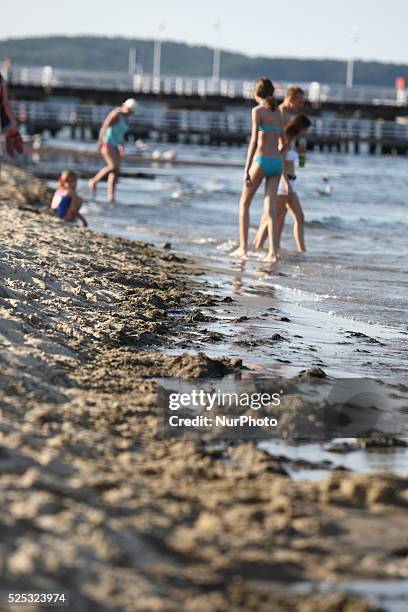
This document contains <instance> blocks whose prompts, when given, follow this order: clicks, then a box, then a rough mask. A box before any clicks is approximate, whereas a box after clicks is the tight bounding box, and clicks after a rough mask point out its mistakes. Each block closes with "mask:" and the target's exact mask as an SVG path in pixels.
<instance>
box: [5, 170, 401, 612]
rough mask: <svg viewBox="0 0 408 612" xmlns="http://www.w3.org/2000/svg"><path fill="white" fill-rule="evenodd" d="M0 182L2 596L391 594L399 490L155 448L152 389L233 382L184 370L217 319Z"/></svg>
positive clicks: (74, 603) (244, 600) (241, 606)
mask: <svg viewBox="0 0 408 612" xmlns="http://www.w3.org/2000/svg"><path fill="white" fill-rule="evenodd" d="M2 180H3V183H2V185H1V190H0V192H1V193H0V203H1V216H2V229H3V240H2V245H1V249H0V269H1V281H0V305H1V314H2V317H1V323H0V326H1V327H0V334H1V336H0V341H1V351H0V359H1V370H2V376H1V377H0V401H1V415H2V418H1V425H0V433H1V440H0V486H1V493H2V495H1V500H2V502H1V508H0V521H1V523H2V526H3V537H2V542H1V544H0V550H1V555H0V559H1V563H0V574H1V582H2V589H3V590H5V589H14V590H16V589H22V588H24V589H36V590H40V589H45V590H56V589H59V590H65V591H70V594H71V603H70V608H69V609H70V610H75V611H76V610H78V611H81V610H101V611H103V610H126V611H129V612H133V611H135V610H142V611H144V610H158V611H159V610H160V611H161V610H166V611H167V610H169V611H172V610H177V609H183V610H191V611H203V612H204V611H213V610H214V611H216V610H217V611H224V610H245V611H247V610H268V611H269V610H284V611H286V610H288V611H289V610H299V611H302V612H309V611H310V612H312V611H313V612H315V611H323V610H324V611H329V610H333V611H334V610H348V611H350V612H351V611H353V612H356V611H363V610H364V611H366V610H374V609H379V606H378V605H377V604H370V603H368V599H367V597H360V596H359V595H357V594H353V593H352V591H353V589H352V588H350V589H349V588H348V587H347V586H344V582H347V581H349V580H353V581H355V580H361V581H376V582H377V583H381V581H384V582H385V581H392V580H398V581H399V582H398V584H399V585H404V584H406V581H407V578H408V566H407V552H408V551H407V547H406V542H405V541H403V538H402V537H401V534H405V533H406V532H407V528H408V512H407V506H408V480H407V479H404V478H400V477H397V476H393V475H390V474H374V475H369V476H367V475H359V474H351V473H349V472H348V471H345V470H341V469H335V470H333V471H332V472H331V473H330V475H329V476H327V477H326V478H324V479H323V480H319V481H317V482H303V481H300V482H295V481H293V480H292V479H291V478H290V476H289V470H288V465H289V464H290V462H289V463H288V461H287V460H284V459H283V458H282V457H280V456H278V455H273V454H272V453H270V452H267V451H266V450H262V449H261V448H259V447H258V446H257V445H256V444H255V443H254V442H248V441H239V440H236V441H235V442H234V443H231V444H218V445H215V444H213V443H212V440H211V438H209V439H205V440H201V441H200V440H197V441H194V440H175V439H163V438H162V437H161V435H160V425H161V422H162V407H161V402H160V397H161V393H162V389H161V384H160V379H166V378H170V379H171V378H173V379H177V378H183V379H196V378H211V379H214V378H217V377H223V376H225V375H230V376H237V377H239V376H241V375H243V374H244V373H245V372H246V370H244V369H243V368H244V367H245V366H246V365H247V364H245V362H244V364H241V363H240V360H239V359H236V358H231V357H228V356H227V357H221V356H219V357H217V358H215V357H214V358H210V357H207V356H206V355H205V354H204V353H203V352H197V351H194V350H191V348H189V351H190V352H188V353H186V352H183V349H182V346H181V343H182V342H183V341H184V342H185V343H186V345H187V346H188V344H189V342H190V340H191V334H192V333H194V332H195V333H196V334H197V335H198V336H200V335H201V337H204V336H203V334H204V335H205V333H207V332H204V331H203V329H202V327H203V317H205V316H206V315H205V314H203V313H206V312H207V311H209V312H210V311H211V309H213V310H214V316H215V315H216V311H217V307H219V306H221V308H224V307H225V302H222V299H223V298H221V297H218V296H211V295H210V294H209V292H207V293H204V292H203V291H202V290H201V291H200V287H202V286H201V285H200V284H199V283H198V279H199V278H200V277H198V276H195V275H196V274H197V273H198V272H197V268H196V266H195V265H194V263H193V262H189V261H187V260H185V259H183V258H182V257H180V256H178V255H175V254H174V253H172V252H169V251H168V250H165V249H163V250H158V249H154V248H152V247H150V246H149V245H145V244H141V243H137V242H130V241H127V240H124V239H120V238H113V237H110V236H106V235H102V234H97V233H93V232H91V231H89V230H83V229H79V228H77V227H72V226H68V225H67V224H65V223H63V222H60V221H59V220H57V219H56V218H54V217H52V216H50V215H49V214H47V213H46V212H45V211H44V210H43V209H42V208H39V207H38V206H37V201H41V202H45V201H46V200H47V199H48V198H49V192H48V190H47V189H46V187H44V185H43V183H41V182H40V181H36V180H30V181H29V182H27V176H26V175H25V174H24V173H23V172H22V171H19V170H13V169H11V168H10V167H6V168H5V169H4V168H3V171H2ZM4 181H6V185H4ZM283 323H284V322H282V325H283ZM282 333H284V331H282ZM177 345H178V347H177V350H174V349H175V347H176V346H177ZM315 376H316V370H315V371H313V370H312V371H308V372H306V373H304V374H303V375H302V376H301V377H298V376H294V377H293V378H292V379H287V380H286V382H285V384H286V385H287V386H288V387H291V388H294V387H296V385H297V384H298V381H299V379H302V380H303V381H304V380H305V379H306V380H307V381H313V378H314V377H315ZM290 426H291V423H288V427H289V429H290ZM374 443H375V442H374ZM378 443H379V442H378ZM305 581H308V584H309V585H310V584H313V583H316V584H317V583H319V584H321V583H324V584H325V585H326V586H327V585H328V586H329V592H327V593H320V592H315V593H313V592H306V593H305V592H303V591H302V589H301V587H302V585H304V583H305ZM401 581H405V582H401ZM336 583H342V584H341V585H340V586H339V587H338V588H337V589H336ZM367 590H368V591H369V588H368V589H366V591H367ZM347 591H350V593H348V592H347ZM405 592H406V591H405Z"/></svg>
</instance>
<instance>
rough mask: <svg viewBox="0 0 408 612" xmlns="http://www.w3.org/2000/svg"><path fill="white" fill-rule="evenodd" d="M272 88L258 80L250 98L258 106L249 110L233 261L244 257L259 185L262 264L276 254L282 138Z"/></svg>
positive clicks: (266, 80) (263, 80)
mask: <svg viewBox="0 0 408 612" xmlns="http://www.w3.org/2000/svg"><path fill="white" fill-rule="evenodd" d="M274 91H275V88H274V86H273V84H272V81H271V80H270V79H268V78H266V77H262V78H260V79H258V80H257V81H256V83H255V86H254V97H255V100H256V101H257V103H258V106H256V107H255V108H254V109H252V134H251V141H250V143H249V147H248V154H247V159H246V164H245V175H244V186H243V189H242V195H241V199H240V204H239V234H240V243H239V248H238V249H236V250H235V251H233V252H232V253H231V255H232V256H233V257H243V258H245V257H247V251H248V229H249V207H250V205H251V202H252V199H253V197H254V195H255V193H256V191H257V189H258V187H259V185H260V184H261V182H262V180H263V178H266V183H265V198H264V219H265V222H266V225H267V230H268V236H269V250H268V254H267V256H266V257H265V258H264V261H276V259H277V254H278V231H277V223H276V221H277V217H276V215H277V208H276V206H277V204H276V201H277V191H278V185H279V180H280V177H281V175H282V171H283V163H282V152H283V149H284V135H283V125H282V117H281V114H280V112H279V109H278V106H277V104H276V101H275V98H274Z"/></svg>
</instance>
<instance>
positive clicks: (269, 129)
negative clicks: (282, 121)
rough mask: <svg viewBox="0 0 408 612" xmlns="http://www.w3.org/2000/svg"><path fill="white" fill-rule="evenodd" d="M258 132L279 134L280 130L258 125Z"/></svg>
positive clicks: (270, 126) (271, 126)
mask: <svg viewBox="0 0 408 612" xmlns="http://www.w3.org/2000/svg"><path fill="white" fill-rule="evenodd" d="M259 131H260V132H281V131H282V128H280V127H275V126H273V125H260V126H259Z"/></svg>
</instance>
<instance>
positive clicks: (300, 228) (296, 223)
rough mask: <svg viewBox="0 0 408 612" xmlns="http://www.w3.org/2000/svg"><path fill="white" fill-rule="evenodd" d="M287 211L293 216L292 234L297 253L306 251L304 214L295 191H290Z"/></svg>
mask: <svg viewBox="0 0 408 612" xmlns="http://www.w3.org/2000/svg"><path fill="white" fill-rule="evenodd" d="M287 205H288V208H289V212H290V214H291V215H292V217H293V236H294V238H295V242H296V247H297V250H298V251H299V253H305V252H306V246H305V237H304V233H305V230H304V228H305V216H304V214H303V210H302V206H301V204H300V200H299V198H298V195H297V193H292V194H291V195H290V197H289V199H288V202H287Z"/></svg>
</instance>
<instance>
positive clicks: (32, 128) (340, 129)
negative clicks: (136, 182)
mask: <svg viewBox="0 0 408 612" xmlns="http://www.w3.org/2000/svg"><path fill="white" fill-rule="evenodd" d="M12 106H13V111H14V113H15V116H16V117H17V119H18V121H19V123H20V125H22V126H25V131H26V132H27V133H28V134H35V133H42V132H44V131H49V132H50V133H51V134H56V133H57V132H58V131H59V130H61V129H62V128H67V127H68V128H70V129H71V136H72V137H74V138H75V137H76V136H77V135H78V136H79V137H82V138H83V137H93V138H96V137H97V134H98V131H99V129H100V126H101V125H102V122H103V120H104V119H105V117H106V115H107V114H108V112H109V111H110V110H111V107H110V106H93V105H87V104H75V103H64V104H59V103H56V102H13V103H12ZM129 124H130V126H129V127H130V134H131V135H133V137H134V138H150V137H155V138H157V139H160V138H164V139H168V140H170V141H173V142H177V141H178V140H179V139H180V138H181V139H183V138H184V139H185V140H191V141H196V142H210V143H218V144H220V143H236V144H243V143H245V142H247V140H248V138H249V135H250V131H251V119H250V113H248V112H243V111H237V110H235V111H231V112H215V111H200V110H169V109H166V108H164V107H163V108H154V107H149V105H148V104H146V105H144V106H141V107H140V108H138V110H137V112H136V113H135V114H134V115H133V116H131V117H130V119H129ZM308 141H309V142H310V143H316V144H317V145H319V146H320V145H322V144H323V145H326V144H327V145H330V146H331V145H333V146H335V147H336V146H337V145H340V144H342V143H355V144H356V143H362V142H366V143H369V145H370V146H376V145H384V146H387V147H388V146H390V147H392V146H397V147H400V148H402V150H403V152H407V150H408V124H401V123H397V122H392V121H378V120H377V121H373V120H369V119H335V118H320V117H318V118H313V120H312V127H311V129H310V130H309V133H308Z"/></svg>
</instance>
